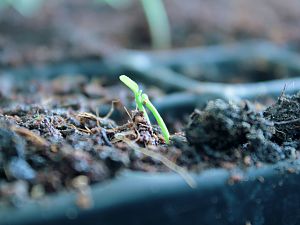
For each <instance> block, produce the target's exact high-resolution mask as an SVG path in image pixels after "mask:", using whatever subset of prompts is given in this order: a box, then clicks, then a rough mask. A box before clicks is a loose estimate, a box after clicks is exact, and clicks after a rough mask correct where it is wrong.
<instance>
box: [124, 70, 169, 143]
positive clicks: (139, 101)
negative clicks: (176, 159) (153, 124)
mask: <svg viewBox="0 0 300 225" xmlns="http://www.w3.org/2000/svg"><path fill="white" fill-rule="evenodd" d="M120 80H121V81H122V82H123V83H124V84H125V85H126V86H127V87H128V88H129V89H130V90H132V92H133V93H134V97H135V102H136V106H137V108H138V110H140V111H142V112H143V113H144V116H145V118H146V119H147V121H148V122H149V124H150V120H149V117H148V114H147V112H146V110H145V107H144V105H145V106H146V107H147V108H148V109H149V110H150V111H151V113H152V114H153V116H154V118H155V119H156V121H157V123H158V125H159V127H160V129H161V131H162V134H163V136H164V139H165V142H166V143H167V144H169V138H170V134H169V131H168V128H167V126H166V124H165V122H164V120H163V119H162V117H161V116H160V114H159V112H158V111H157V109H156V108H155V107H154V105H153V104H152V103H151V101H150V100H149V98H148V95H147V94H142V90H140V89H139V86H138V84H137V83H136V82H134V81H133V80H131V79H130V78H129V77H127V76H126V75H121V76H120Z"/></svg>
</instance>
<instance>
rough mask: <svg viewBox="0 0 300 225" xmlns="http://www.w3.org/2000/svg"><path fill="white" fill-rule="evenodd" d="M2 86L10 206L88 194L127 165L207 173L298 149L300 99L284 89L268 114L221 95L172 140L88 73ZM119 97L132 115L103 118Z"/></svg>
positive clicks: (0, 141)
mask: <svg viewBox="0 0 300 225" xmlns="http://www.w3.org/2000/svg"><path fill="white" fill-rule="evenodd" d="M1 84H2V86H3V87H2V88H1V90H2V92H1V95H0V100H1V101H0V207H3V206H8V205H14V206H21V205H22V204H24V202H25V203H26V201H28V200H30V199H38V198H42V197H43V196H45V195H46V194H50V193H55V192H60V191H62V190H78V189H80V190H81V188H82V187H85V188H86V187H88V186H89V185H90V184H93V183H98V182H102V181H104V180H107V179H112V178H113V177H115V176H116V175H117V174H118V173H119V172H120V171H122V170H124V169H130V170H137V171H146V172H164V171H169V170H170V169H169V168H168V167H167V166H166V165H165V164H163V162H162V161H163V160H161V158H159V157H153V155H156V156H157V155H160V156H161V157H165V158H167V159H168V160H169V161H170V162H172V163H175V164H177V165H179V166H181V167H184V168H186V169H187V170H189V171H197V172H199V171H201V170H203V169H205V168H209V167H225V168H234V167H247V166H251V165H256V164H258V163H276V162H278V161H280V160H284V159H295V158H297V155H298V152H297V150H298V145H299V141H298V137H299V136H298V135H299V134H298V133H297V125H298V124H299V122H298V120H297V119H299V115H300V114H299V112H298V111H297V110H299V107H300V106H299V103H300V102H299V99H300V97H299V96H300V95H295V96H285V95H282V96H281V97H280V98H279V99H278V101H277V102H276V104H274V105H273V106H270V107H269V108H267V110H265V111H264V112H261V111H260V112H259V111H257V109H256V105H253V104H251V103H250V102H241V103H228V102H225V101H223V100H215V101H211V102H209V103H208V104H207V106H206V108H205V109H204V110H202V111H200V110H195V112H194V113H193V114H192V115H191V117H190V121H189V123H188V125H187V126H186V127H185V128H184V127H182V131H183V132H180V133H177V134H175V135H172V137H171V144H170V145H166V144H165V142H164V139H163V136H162V135H161V133H160V129H159V128H158V127H157V126H155V125H149V124H148V122H147V121H146V120H145V118H144V116H143V114H142V113H141V112H138V111H131V112H129V113H128V114H127V113H126V111H125V110H124V109H122V104H121V103H120V102H122V103H124V104H125V105H127V104H128V103H129V102H130V101H131V100H132V99H131V98H128V96H130V94H129V92H128V91H127V90H126V88H123V89H122V88H121V86H120V85H107V84H105V83H104V82H103V81H101V80H95V79H94V80H88V79H87V78H84V77H80V76H76V77H72V78H71V77H70V76H62V77H61V78H57V79H55V80H52V81H47V82H43V81H32V82H31V83H30V84H28V85H21V86H18V85H12V84H10V82H9V81H6V82H1ZM154 95H155V94H154ZM113 99H120V102H119V103H116V104H115V109H114V111H115V112H116V111H119V114H117V115H118V116H119V117H122V118H120V119H119V120H117V121H115V120H113V119H109V118H108V117H106V116H105V115H101V117H100V116H98V112H102V111H101V108H102V106H103V107H104V108H105V107H106V108H107V107H108V106H110V105H111V102H112V101H113ZM98 109H99V110H98ZM121 109H122V110H121ZM108 111H109V110H108ZM121 111H123V113H121ZM109 115H110V113H108V116H109ZM174 122H175V121H174ZM118 124H119V125H118ZM145 151H146V152H147V154H145ZM82 204H83V207H84V206H85V204H86V202H85V201H84V200H83V203H82Z"/></svg>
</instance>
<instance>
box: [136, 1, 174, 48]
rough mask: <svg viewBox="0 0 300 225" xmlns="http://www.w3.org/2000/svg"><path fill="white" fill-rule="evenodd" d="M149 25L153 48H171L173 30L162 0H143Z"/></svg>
mask: <svg viewBox="0 0 300 225" xmlns="http://www.w3.org/2000/svg"><path fill="white" fill-rule="evenodd" d="M141 3H142V6H143V8H144V12H145V15H146V19H147V22H148V25H149V30H150V35H151V39H152V45H153V48H157V49H160V48H170V46H171V31H170V24H169V20H168V15H167V12H166V9H165V7H164V4H163V1H162V0H141Z"/></svg>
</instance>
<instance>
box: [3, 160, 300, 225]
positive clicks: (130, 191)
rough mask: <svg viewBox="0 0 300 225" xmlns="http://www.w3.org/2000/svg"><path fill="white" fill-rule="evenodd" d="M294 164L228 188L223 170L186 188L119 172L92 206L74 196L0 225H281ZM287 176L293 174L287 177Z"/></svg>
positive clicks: (291, 205)
mask: <svg viewBox="0 0 300 225" xmlns="http://www.w3.org/2000/svg"><path fill="white" fill-rule="evenodd" d="M299 169H300V162H299V161H297V162H293V163H289V162H283V163H280V164H278V165H273V166H265V167H263V168H259V169H258V168H250V169H248V170H247V171H245V172H242V171H240V172H239V174H242V177H243V179H242V181H240V182H238V183H236V184H231V185H230V184H228V181H229V180H230V176H231V175H232V174H231V173H230V172H229V171H226V170H224V169H215V170H207V171H205V172H203V173H201V174H199V175H194V176H193V177H194V179H195V181H196V182H197V187H196V188H191V187H190V186H188V185H187V184H186V183H185V181H184V180H183V179H182V178H181V177H180V176H179V175H176V174H171V173H170V174H169V173H165V174H149V173H141V172H135V173H133V172H128V173H124V174H122V175H121V176H119V177H118V178H116V179H115V180H113V181H107V182H106V183H103V184H99V185H95V186H93V187H92V199H93V201H94V205H93V207H92V208H90V209H85V210H83V209H80V208H78V207H77V206H76V204H75V202H76V194H75V193H73V194H71V193H60V194H58V195H56V196H50V197H48V198H47V199H44V200H43V201H41V202H40V203H31V204H28V205H26V207H24V208H21V209H7V210H3V211H1V212H0V218H1V221H0V224H1V225H2V224H3V225H4V224H5V225H6V224H7V225H21V224H22V225H25V224H26V225H29V224H30V225H33V224H44V225H46V224H47V225H48V224H49V225H50V224H74V225H75V224H78V225H79V224H80V225H83V224H89V225H92V224H115V225H117V224H123V225H135V224H136V225H138V224H144V225H148V224H149V225H152V224H164V225H165V224H174V225H175V224H186V225H189V224H191V225H194V224H203V225H204V224H247V222H249V223H248V224H254V225H259V224H274V225H276V224H281V225H282V224H286V225H292V224H293V225H296V224H299V223H300V211H299V210H300V196H299V188H300V182H299V180H298V179H299V178H300V175H299V173H298V172H299ZM291 171H292V172H293V173H291Z"/></svg>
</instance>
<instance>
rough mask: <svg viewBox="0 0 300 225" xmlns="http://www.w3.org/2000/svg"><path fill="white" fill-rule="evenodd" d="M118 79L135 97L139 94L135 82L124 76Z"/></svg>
mask: <svg viewBox="0 0 300 225" xmlns="http://www.w3.org/2000/svg"><path fill="white" fill-rule="evenodd" d="M119 78H120V80H121V81H122V82H123V83H124V84H125V85H126V86H127V87H129V88H130V89H131V90H132V91H133V93H134V94H135V95H137V94H138V93H139V86H138V84H137V83H136V82H134V81H133V80H131V79H130V78H129V77H127V76H126V75H121V76H120V77H119Z"/></svg>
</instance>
